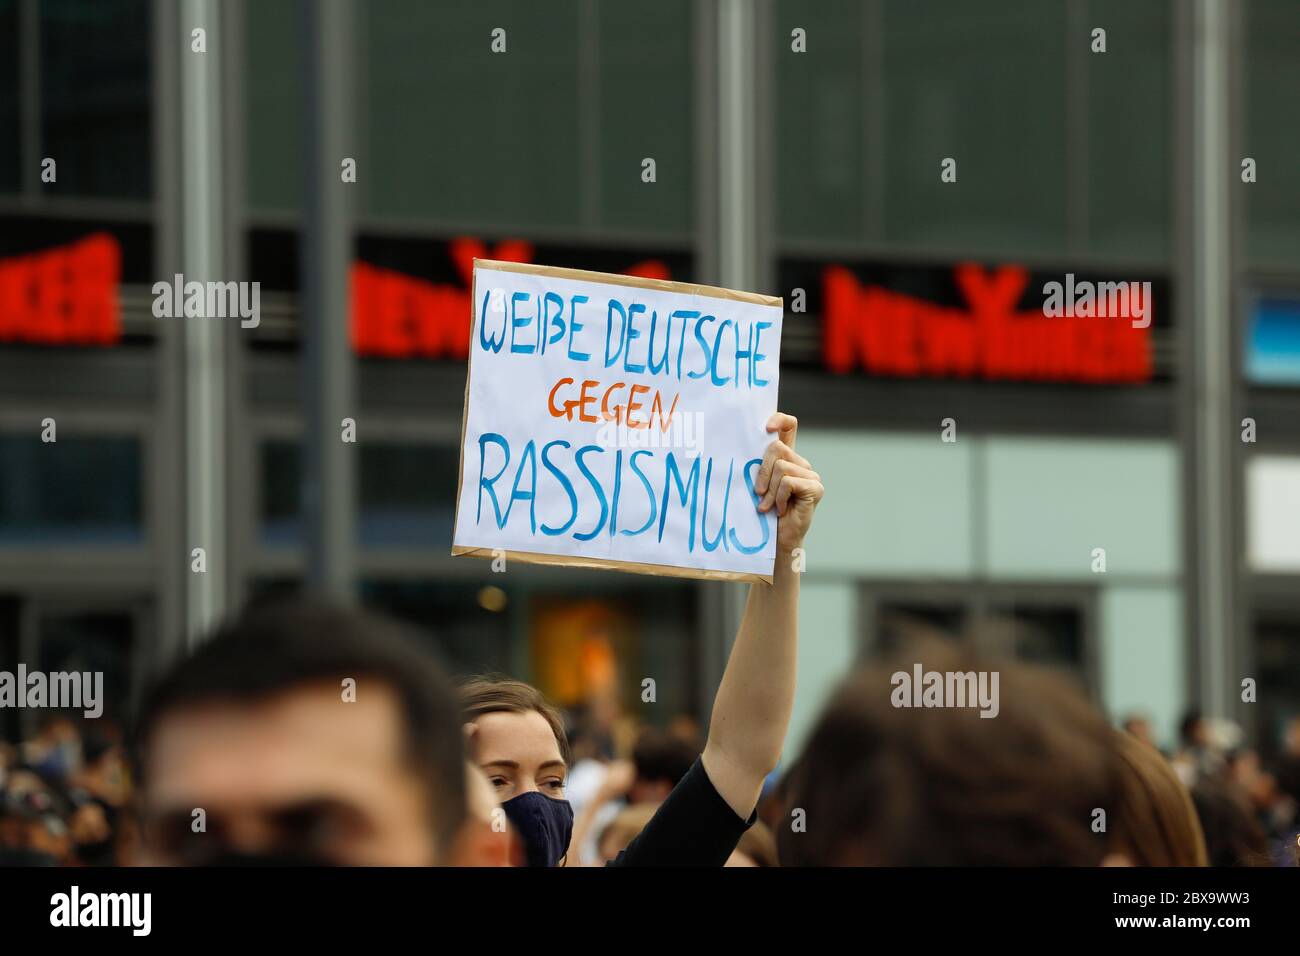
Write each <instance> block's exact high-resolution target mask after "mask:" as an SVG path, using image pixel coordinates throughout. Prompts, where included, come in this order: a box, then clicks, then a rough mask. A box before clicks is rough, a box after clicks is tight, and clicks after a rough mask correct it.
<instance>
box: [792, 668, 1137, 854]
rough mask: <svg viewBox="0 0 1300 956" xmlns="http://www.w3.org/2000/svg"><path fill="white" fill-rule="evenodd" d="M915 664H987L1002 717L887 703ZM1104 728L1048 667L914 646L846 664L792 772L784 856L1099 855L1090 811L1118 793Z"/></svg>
mask: <svg viewBox="0 0 1300 956" xmlns="http://www.w3.org/2000/svg"><path fill="white" fill-rule="evenodd" d="M918 661H920V662H923V665H924V667H923V669H924V671H926V672H931V673H940V674H949V673H951V674H972V673H973V674H976V675H978V673H980V672H981V671H985V672H988V671H996V672H997V673H998V674H999V686H1000V692H999V696H1000V707H999V709H998V711H997V716H996V717H992V718H984V717H981V716H980V714H981V713H982V712H983V711H981V709H980V708H979V707H978V706H909V707H903V706H895V704H896V703H898V698H897V696H895V694H894V691H895V688H896V686H897V684H896V682H895V680H894V679H893V678H894V675H895V674H897V673H900V672H902V673H905V674H906V673H911V672H912V671H913V664H914V662H918ZM989 682H990V684H991V679H990V681H989ZM954 686H955V684H954ZM932 699H933V698H932ZM949 703H951V701H949ZM968 703H969V701H968ZM1110 735H1111V729H1110V726H1109V725H1108V724H1107V723H1106V721H1105V719H1104V718H1103V717H1102V716H1101V715H1100V714H1099V713H1098V712H1097V711H1096V710H1095V709H1094V708H1093V707H1092V706H1091V705H1090V704H1089V703H1088V702H1087V700H1085V699H1084V697H1083V696H1082V695H1081V694H1080V693H1079V692H1078V691H1077V690H1076V689H1075V687H1074V686H1073V685H1072V684H1071V683H1070V682H1069V681H1068V680H1066V679H1064V678H1063V677H1061V676H1059V675H1057V674H1055V673H1053V672H1049V671H1047V670H1044V669H1041V668H1034V667H1029V666H1027V665H1023V664H1019V663H1016V662H1012V661H1005V660H992V661H991V660H987V659H980V658H978V657H976V656H974V655H972V654H970V653H968V652H966V651H963V650H961V649H958V648H952V647H946V646H918V647H915V648H913V649H912V653H910V654H907V655H906V657H899V658H898V659H896V660H895V661H892V662H887V663H883V664H879V665H874V666H871V667H869V668H867V669H865V670H863V671H860V672H859V673H857V674H856V675H854V676H853V677H852V678H850V679H849V680H848V681H847V682H846V683H845V685H844V686H843V687H842V688H841V689H840V691H839V692H838V693H837V694H836V696H835V697H834V698H833V699H832V701H831V703H830V705H829V706H828V707H827V708H826V710H825V711H824V712H823V714H822V715H821V718H820V719H819V720H818V722H817V724H816V726H815V728H814V729H813V732H812V735H811V737H810V738H809V740H808V743H807V744H806V746H805V748H804V752H803V755H802V756H801V758H800V759H799V761H798V763H797V764H796V765H795V767H794V768H793V769H792V770H791V772H790V779H789V781H788V787H787V788H786V791H785V792H786V794H787V803H786V811H785V812H786V817H785V821H784V822H783V825H782V826H781V827H780V828H779V830H778V833H779V837H778V842H779V844H780V857H781V863H782V865H784V866H791V865H794V866H801V865H802V866H807V865H812V866H827V865H830V866H834V865H883V866H894V865H919V866H935V865H939V866H952V865H968V864H975V865H1026V866H1035V865H1079V866H1092V865H1096V864H1097V863H1100V862H1101V860H1102V858H1103V856H1104V854H1105V851H1106V843H1105V837H1104V835H1098V834H1096V833H1094V832H1093V831H1092V829H1091V824H1092V822H1093V820H1094V810H1095V809H1096V808H1108V807H1110V806H1112V805H1113V803H1114V798H1115V794H1116V769H1115V766H1114V757H1113V754H1112V747H1111V741H1110ZM796 811H802V813H801V815H800V817H799V818H794V817H792V816H791V814H794V813H795V812H796ZM798 819H802V821H803V825H802V826H792V825H791V823H792V821H793V822H796V823H797V822H798Z"/></svg>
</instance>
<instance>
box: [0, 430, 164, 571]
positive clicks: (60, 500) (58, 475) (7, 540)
mask: <svg viewBox="0 0 1300 956" xmlns="http://www.w3.org/2000/svg"><path fill="white" fill-rule="evenodd" d="M141 472H142V463H141V447H140V441H139V439H137V438H133V437H122V438H82V437H73V436H68V435H59V436H58V441H55V442H49V443H46V442H43V441H41V438H40V436H39V435H35V434H34V435H30V436H28V435H0V545H17V544H24V545H51V544H55V545H58V544H84V545H118V544H139V543H141V542H142V541H143V539H144V523H143V488H142V473H141Z"/></svg>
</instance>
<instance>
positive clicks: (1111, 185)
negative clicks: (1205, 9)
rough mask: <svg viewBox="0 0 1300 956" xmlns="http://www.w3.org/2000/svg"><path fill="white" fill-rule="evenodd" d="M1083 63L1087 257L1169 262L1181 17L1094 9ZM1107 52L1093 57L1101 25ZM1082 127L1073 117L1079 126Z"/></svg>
mask: <svg viewBox="0 0 1300 956" xmlns="http://www.w3.org/2000/svg"><path fill="white" fill-rule="evenodd" d="M1087 14H1088V19H1087V22H1086V23H1085V24H1084V26H1083V30H1082V35H1080V36H1073V37H1072V38H1071V40H1070V42H1071V43H1078V44H1080V50H1081V51H1082V52H1081V53H1077V52H1076V51H1071V52H1072V53H1075V54H1076V56H1077V58H1079V59H1082V63H1083V65H1084V66H1085V67H1086V83H1085V88H1084V95H1085V96H1086V104H1085V105H1084V107H1083V108H1084V110H1086V118H1084V117H1080V119H1081V120H1084V121H1085V122H1086V127H1085V129H1086V135H1084V136H1082V137H1078V138H1077V139H1075V140H1074V142H1076V143H1078V145H1079V148H1080V149H1081V150H1082V153H1081V155H1076V156H1072V157H1070V163H1071V165H1072V167H1073V168H1075V169H1078V170H1081V171H1082V181H1074V182H1072V183H1071V189H1072V190H1075V191H1076V195H1075V196H1074V200H1075V203H1076V206H1077V209H1078V213H1077V215H1078V216H1079V223H1078V226H1079V228H1080V230H1081V231H1082V233H1083V235H1084V236H1085V248H1086V249H1087V251H1088V252H1090V253H1093V254H1095V255H1098V256H1111V257H1114V258H1121V257H1128V256H1135V257H1150V258H1152V259H1161V258H1165V257H1167V256H1169V254H1170V252H1171V245H1172V243H1171V241H1170V237H1171V233H1172V221H1171V220H1172V210H1171V197H1172V195H1173V190H1174V181H1173V175H1172V173H1173V169H1174V159H1173V155H1172V147H1171V143H1172V141H1173V128H1172V124H1173V116H1174V113H1175V103H1174V89H1173V63H1172V42H1173V35H1174V25H1173V22H1172V10H1171V7H1170V5H1169V4H1168V3H1165V2H1163V0H1156V2H1142V3H1134V2H1133V0H1091V2H1090V3H1089V4H1088V9H1087ZM1094 24H1096V25H1104V26H1105V28H1106V52H1105V53H1099V54H1094V53H1092V51H1091V47H1090V43H1091V31H1092V27H1093V25H1094ZM1072 119H1073V117H1072Z"/></svg>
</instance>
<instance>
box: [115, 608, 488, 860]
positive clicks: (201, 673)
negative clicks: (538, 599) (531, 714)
mask: <svg viewBox="0 0 1300 956" xmlns="http://www.w3.org/2000/svg"><path fill="white" fill-rule="evenodd" d="M345 677H356V678H360V677H370V678H373V679H376V680H379V681H382V682H383V683H384V684H386V685H387V686H388V687H389V688H391V689H392V690H393V691H394V692H395V693H396V695H397V697H398V701H399V705H400V709H401V715H402V720H403V724H404V731H405V738H406V740H405V744H406V751H407V759H408V760H409V761H410V764H411V766H412V767H413V768H414V769H415V770H417V771H418V772H419V774H420V775H421V777H422V778H423V779H424V781H425V784H426V789H427V791H428V795H429V811H430V815H431V820H432V823H433V832H434V834H435V835H436V838H437V840H438V846H439V848H441V849H446V848H447V847H449V846H450V844H451V841H452V839H453V838H454V835H455V833H456V830H457V829H458V828H459V827H460V825H461V823H462V822H463V821H464V819H465V813H466V808H465V804H466V797H465V756H464V742H463V739H462V732H461V728H460V720H459V716H458V713H457V707H456V698H455V695H454V693H453V691H452V688H451V684H450V682H449V681H448V680H447V678H446V677H445V675H444V673H443V669H442V667H441V666H440V664H439V663H438V660H437V658H436V655H435V652H434V649H433V647H432V646H431V645H430V643H429V642H428V641H427V640H425V639H423V638H422V636H421V635H420V633H419V632H417V631H415V630H414V629H412V628H410V627H409V626H407V625H404V624H399V623H398V622H396V621H393V620H391V619H389V618H386V617H382V616H380V615H377V614H374V613H371V612H365V611H360V610H353V609H345V608H340V607H332V606H329V605H325V604H319V603H314V602H310V601H305V600H301V599H293V600H284V601H275V602H268V603H265V604H259V605H258V606H256V607H254V608H250V609H248V610H247V611H246V612H245V613H244V614H243V615H242V616H240V617H238V618H235V619H233V620H230V621H228V622H226V623H225V624H223V625H221V626H220V627H218V628H217V629H216V631H215V632H214V633H213V634H212V635H211V637H209V638H208V639H207V640H206V641H204V642H203V643H202V644H201V645H200V646H199V647H198V648H197V649H196V650H195V651H194V653H192V654H191V655H189V656H188V657H186V658H184V659H182V660H181V661H179V662H178V663H177V664H176V665H175V666H173V667H172V669H171V670H170V671H169V672H168V673H167V674H166V675H164V676H163V678H162V679H161V680H160V681H159V682H158V683H156V684H155V685H154V686H153V687H152V689H151V690H150V692H149V693H148V694H147V696H146V698H145V701H144V704H143V706H142V708H141V710H140V713H139V716H138V718H137V720H136V723H135V726H134V728H133V734H132V738H133V750H134V752H135V756H136V764H137V766H138V767H139V768H140V772H141V776H142V778H144V777H147V774H148V771H149V764H148V759H147V748H148V746H149V743H150V739H151V737H152V735H153V734H154V732H155V731H156V730H157V727H158V725H159V723H161V721H162V720H163V718H165V717H166V716H167V715H168V714H170V713H172V712H174V711H177V710H180V709H182V708H185V707H189V706H193V705H196V704H203V703H210V702H215V701H224V702H236V703H238V702H257V701H262V700H265V699H267V698H269V697H273V696H275V695H278V694H282V693H286V692H288V691H291V690H294V689H297V688H300V687H302V686H304V685H306V684H312V683H316V682H319V681H325V680H342V679H343V678H345Z"/></svg>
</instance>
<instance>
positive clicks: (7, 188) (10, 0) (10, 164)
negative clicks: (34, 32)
mask: <svg viewBox="0 0 1300 956" xmlns="http://www.w3.org/2000/svg"><path fill="white" fill-rule="evenodd" d="M18 70H19V60H18V0H0V192H6V193H10V192H13V193H16V192H18V191H19V190H20V189H21V188H22V175H21V174H20V172H19V164H20V163H21V162H22V139H21V137H20V135H19V134H20V132H21V130H20V127H19V124H20V122H21V119H20V117H21V113H20V111H19V108H18Z"/></svg>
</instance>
